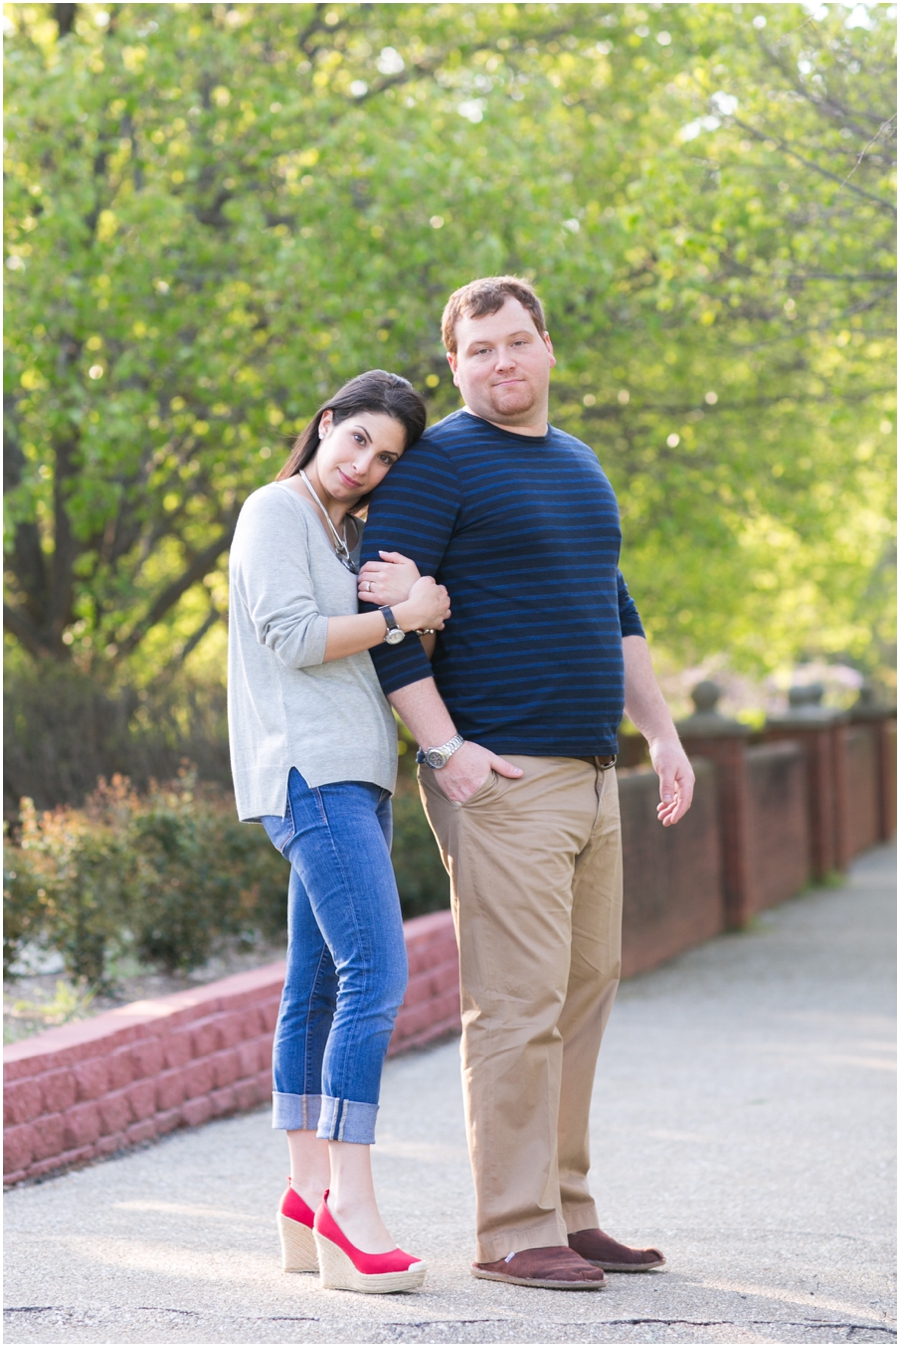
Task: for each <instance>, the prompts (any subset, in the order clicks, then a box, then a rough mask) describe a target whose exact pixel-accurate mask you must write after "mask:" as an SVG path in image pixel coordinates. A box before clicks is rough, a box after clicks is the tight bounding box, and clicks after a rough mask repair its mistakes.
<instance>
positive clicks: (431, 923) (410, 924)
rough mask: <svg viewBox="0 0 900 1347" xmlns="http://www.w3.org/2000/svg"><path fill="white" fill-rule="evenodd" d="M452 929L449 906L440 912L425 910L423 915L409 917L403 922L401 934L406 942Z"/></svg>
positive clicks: (441, 933) (451, 916) (451, 915)
mask: <svg viewBox="0 0 900 1347" xmlns="http://www.w3.org/2000/svg"><path fill="white" fill-rule="evenodd" d="M452 930H453V914H452V913H451V912H450V909H449V908H445V909H444V910H443V911H442V912H426V913H425V915H424V917H410V919H409V921H405V922H404V923H403V934H404V935H405V937H406V942H407V944H409V942H410V941H411V940H421V939H423V938H426V937H428V936H433V935H443V934H444V933H445V932H446V931H451V932H452Z"/></svg>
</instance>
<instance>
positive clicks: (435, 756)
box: [416, 734, 465, 771]
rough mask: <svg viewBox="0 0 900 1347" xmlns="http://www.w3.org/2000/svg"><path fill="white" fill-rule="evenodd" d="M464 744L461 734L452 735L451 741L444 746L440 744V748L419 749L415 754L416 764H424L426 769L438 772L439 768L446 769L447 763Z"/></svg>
mask: <svg viewBox="0 0 900 1347" xmlns="http://www.w3.org/2000/svg"><path fill="white" fill-rule="evenodd" d="M464 743H465V739H463V737H462V735H461V734H454V736H453V738H452V739H448V740H447V742H446V744H441V746H440V748H420V749H419V751H418V753H417V754H416V762H420V763H425V765H426V766H428V767H433V768H434V770H435V771H438V770H439V769H440V768H441V767H446V766H447V763H448V762H449V761H450V759H451V758H452V757H453V754H454V753H455V752H456V750H457V749H458V748H462V746H463V744H464Z"/></svg>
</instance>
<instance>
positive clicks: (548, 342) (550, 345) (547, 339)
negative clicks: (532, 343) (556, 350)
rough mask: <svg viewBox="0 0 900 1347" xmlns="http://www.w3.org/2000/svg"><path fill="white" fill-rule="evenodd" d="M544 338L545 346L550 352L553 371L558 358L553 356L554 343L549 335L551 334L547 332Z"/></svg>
mask: <svg viewBox="0 0 900 1347" xmlns="http://www.w3.org/2000/svg"><path fill="white" fill-rule="evenodd" d="M543 337H544V345H545V346H546V348H547V350H548V351H549V352H550V368H551V369H552V368H553V366H554V365H555V364H556V356H555V355H554V354H553V342H552V341H551V340H550V333H549V332H545V333H544V334H543Z"/></svg>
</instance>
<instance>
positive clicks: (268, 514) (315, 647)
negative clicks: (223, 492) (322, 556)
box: [231, 494, 328, 669]
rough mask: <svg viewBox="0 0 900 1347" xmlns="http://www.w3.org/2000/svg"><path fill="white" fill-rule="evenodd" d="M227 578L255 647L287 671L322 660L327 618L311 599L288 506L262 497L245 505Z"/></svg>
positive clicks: (299, 531)
mask: <svg viewBox="0 0 900 1347" xmlns="http://www.w3.org/2000/svg"><path fill="white" fill-rule="evenodd" d="M231 578H232V585H233V587H234V589H235V591H236V597H237V598H238V600H239V601H240V602H243V604H244V606H245V608H246V609H247V612H248V614H249V617H250V621H251V623H252V625H253V630H254V631H255V633H256V639H257V640H258V641H259V643H260V645H264V646H267V647H268V649H269V650H271V651H272V652H273V654H275V655H277V656H278V658H279V659H280V660H281V662H282V664H285V665H287V667H288V668H289V669H307V668H310V667H312V666H313V665H317V664H321V663H322V662H323V661H324V659H325V642H326V640H327V638H328V618H327V617H326V616H325V615H324V614H322V613H320V612H319V608H318V605H317V603H316V599H315V595H314V594H313V586H312V581H311V578H310V573H309V560H308V554H307V549H306V537H305V534H304V530H303V526H302V523H301V522H300V521H299V520H298V518H297V510H296V507H295V506H294V504H293V502H292V501H290V500H287V499H284V500H282V499H280V498H279V496H272V495H268V496H266V495H262V494H260V495H259V496H258V497H256V498H252V497H251V499H250V500H248V501H247V503H246V505H245V506H244V509H243V510H242V511H241V517H240V519H239V520H238V527H237V530H236V532H235V539H234V544H233V546H232V557H231Z"/></svg>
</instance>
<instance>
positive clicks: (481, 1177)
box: [419, 755, 622, 1262]
mask: <svg viewBox="0 0 900 1347" xmlns="http://www.w3.org/2000/svg"><path fill="white" fill-rule="evenodd" d="M508 761H510V762H511V763H514V764H515V765H516V766H517V767H521V768H522V771H523V776H522V777H521V778H519V779H518V780H515V781H514V780H511V779H510V778H508V777H503V776H498V775H497V774H496V773H494V772H492V773H491V775H490V777H489V778H488V780H487V781H486V782H485V784H484V785H483V786H481V787H480V788H479V790H477V791H476V792H475V794H474V795H473V796H472V797H471V799H469V800H467V801H466V802H465V804H462V805H459V804H453V803H452V802H451V801H450V800H448V799H447V797H446V796H445V795H444V794H443V792H442V791H441V789H440V787H439V786H438V785H437V784H436V781H435V773H434V772H432V771H431V770H430V769H429V768H427V767H423V768H421V769H420V773H419V781H420V787H421V790H422V798H423V802H424V805H425V810H426V813H427V814H428V819H429V822H430V824H431V827H432V829H433V830H434V834H435V836H436V837H437V840H438V843H439V845H440V848H441V855H442V856H443V859H444V864H445V866H446V867H447V870H448V872H449V874H450V881H451V893H452V906H453V920H454V923H455V926H456V938H457V941H458V943H459V953H460V981H461V998H462V1025H463V1028H462V1046H461V1055H462V1074H463V1090H464V1095H465V1107H466V1125H467V1129H468V1137H469V1154H470V1157H471V1161H472V1171H473V1174H474V1178H475V1194H476V1202H477V1227H478V1252H477V1255H476V1257H477V1261H478V1262H493V1261H495V1260H496V1259H499V1258H504V1257H505V1256H506V1255H507V1254H508V1253H513V1252H516V1253H517V1252H519V1251H520V1250H522V1249H530V1248H540V1247H542V1246H544V1245H560V1244H566V1242H567V1236H568V1234H569V1233H571V1232H572V1231H575V1230H586V1229H589V1228H592V1227H595V1226H597V1224H598V1219H597V1211H596V1208H595V1206H594V1202H593V1199H592V1197H591V1195H590V1192H589V1189H588V1182H587V1174H588V1169H589V1167H590V1155H589V1141H588V1116H589V1112H590V1103H591V1090H592V1086H593V1082H594V1071H595V1068H596V1063H597V1053H598V1051H599V1049H600V1040H601V1038H602V1037H603V1030H604V1028H605V1026H606V1021H607V1019H608V1018H609V1012H610V1010H611V1009H612V1003H613V999H614V997H615V994H616V988H617V987H618V983H619V974H620V966H621V926H622V848H621V834H620V825H619V798H618V790H617V785H616V774H615V770H610V771H606V772H602V771H600V770H599V769H598V768H596V767H593V766H591V765H590V764H589V763H587V762H582V761H580V760H579V759H578V758H535V757H522V756H516V755H508Z"/></svg>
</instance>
